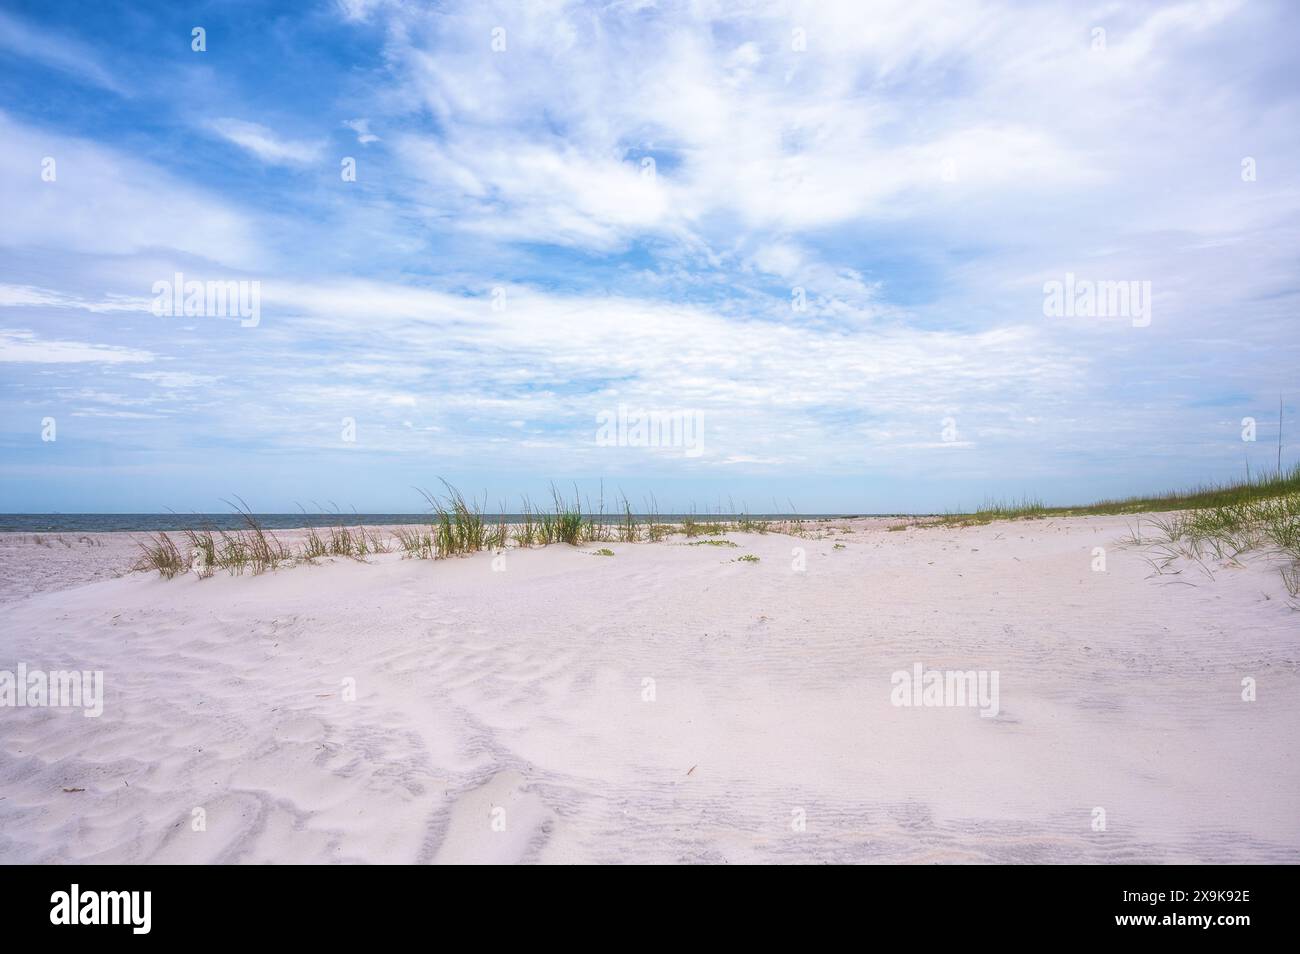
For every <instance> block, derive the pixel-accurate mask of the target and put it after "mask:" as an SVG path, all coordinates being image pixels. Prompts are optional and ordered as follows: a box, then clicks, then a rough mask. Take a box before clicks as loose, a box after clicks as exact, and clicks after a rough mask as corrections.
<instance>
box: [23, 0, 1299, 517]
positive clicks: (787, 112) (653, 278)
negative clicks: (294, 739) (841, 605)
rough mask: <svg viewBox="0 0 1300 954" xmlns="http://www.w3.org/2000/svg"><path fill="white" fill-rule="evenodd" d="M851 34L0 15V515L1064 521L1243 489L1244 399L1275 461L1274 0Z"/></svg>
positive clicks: (1288, 98) (978, 15)
mask: <svg viewBox="0 0 1300 954" xmlns="http://www.w3.org/2000/svg"><path fill="white" fill-rule="evenodd" d="M870 10H871V12H870V15H867V14H865V13H864V12H863V11H864V6H863V4H861V3H857V2H844V3H834V2H818V3H766V2H751V3H730V4H728V3H707V2H696V3H650V2H607V3H564V2H548V3H536V4H526V3H503V4H494V3H490V2H480V0H475V2H469V3H463V4H462V3H440V4H425V3H406V2H384V0H373V2H371V0H342V2H333V0H322V2H316V3H312V2H303V3H297V4H288V5H286V4H282V3H258V2H223V3H211V4H184V3H161V2H160V3H145V2H138V0H137V2H132V3H120V4H119V3H113V2H96V3H63V4H58V5H51V4H48V3H22V2H13V0H4V2H2V3H0V141H2V142H3V143H4V148H3V150H2V151H0V208H2V209H3V214H2V215H0V246H2V248H0V252H2V254H0V409H2V411H3V413H2V415H0V448H2V455H0V509H4V510H7V511H51V510H60V511H83V510H84V511H114V510H118V511H160V510H164V509H167V508H171V509H175V510H178V511H186V510H221V509H224V507H223V505H222V504H221V499H222V498H224V497H228V496H230V495H231V494H234V493H238V494H241V495H242V496H243V497H245V498H246V499H247V500H248V501H249V503H250V504H252V505H253V507H254V508H255V509H258V510H264V511H276V510H292V509H295V507H296V505H297V504H298V503H303V504H305V505H307V506H309V507H310V505H311V502H312V501H321V502H323V501H335V502H336V503H338V504H339V505H340V506H342V507H344V508H350V507H356V508H357V509H358V510H362V511H366V510H399V511H403V510H413V509H418V507H419V503H420V501H419V498H418V496H417V495H416V494H415V493H414V491H413V490H412V489H411V488H412V487H414V486H432V485H434V484H435V483H436V480H437V478H438V477H439V476H444V477H447V478H448V479H451V480H452V481H453V482H456V483H458V484H460V485H461V486H462V487H463V489H465V490H466V491H467V492H472V493H477V494H486V495H487V497H488V500H489V503H490V504H492V505H495V504H496V502H498V501H502V500H504V501H507V502H510V501H513V500H514V499H516V497H517V495H518V494H519V493H523V492H528V493H531V494H533V495H534V496H539V495H541V492H542V491H543V490H544V488H545V487H546V485H547V483H548V482H549V481H550V480H555V481H557V482H560V483H562V484H565V485H568V484H571V483H572V482H574V481H577V482H578V483H579V484H580V486H582V487H583V488H584V490H588V491H590V492H592V493H593V494H594V492H595V488H596V486H597V481H599V480H601V479H603V480H604V486H605V488H606V491H607V493H613V492H615V491H616V490H618V489H619V488H621V489H623V490H624V491H626V492H627V494H628V496H629V497H631V498H632V499H633V501H639V500H640V499H642V498H643V497H644V495H646V494H648V493H650V492H653V493H655V494H656V496H657V498H658V500H659V503H660V506H661V507H662V508H663V509H665V510H669V509H674V510H675V509H685V508H687V507H689V506H690V505H691V504H692V503H694V504H695V505H696V506H698V507H700V508H701V509H703V508H713V507H717V506H718V505H719V503H721V504H722V505H723V508H724V509H727V501H728V498H730V499H731V500H732V501H733V502H734V503H735V504H736V505H740V504H741V503H744V504H746V505H748V506H749V508H750V509H753V510H765V509H772V506H773V501H776V502H777V505H779V506H780V507H781V508H783V509H788V507H789V506H790V505H793V506H795V507H797V508H798V509H799V510H800V511H803V512H819V511H852V512H893V511H911V510H919V511H934V510H945V509H955V508H958V507H965V506H971V505H974V504H978V503H980V502H982V501H983V500H985V499H986V498H991V497H1019V496H1021V495H1023V494H1031V495H1034V496H1037V497H1040V498H1043V499H1045V500H1047V501H1049V502H1053V503H1066V502H1078V501H1084V500H1088V499H1094V498H1097V497H1102V496H1110V495H1115V494H1123V493H1135V492H1144V491H1155V490H1163V489H1169V488H1172V487H1174V486H1182V485H1187V484H1194V483H1197V482H1200V481H1203V480H1211V479H1224V478H1229V477H1235V476H1238V475H1240V474H1242V473H1243V472H1244V468H1245V465H1246V462H1247V460H1249V461H1250V465H1251V467H1252V469H1262V468H1264V467H1266V466H1271V465H1272V463H1273V462H1274V460H1275V456H1276V440H1277V404H1278V398H1279V395H1281V396H1282V398H1283V401H1284V404H1285V411H1284V417H1285V424H1284V438H1285V448H1284V450H1285V458H1286V460H1287V461H1288V462H1290V461H1294V460H1295V459H1296V458H1297V456H1298V455H1297V449H1298V448H1300V420H1297V413H1296V411H1297V405H1300V381H1298V377H1300V376H1298V375H1297V370H1298V369H1300V326H1297V304H1298V301H1297V275H1298V274H1300V272H1298V271H1297V267H1296V266H1297V248H1298V247H1300V245H1298V244H1297V237H1298V236H1297V229H1298V225H1300V218H1298V215H1297V213H1298V212H1300V115H1298V114H1297V106H1298V105H1300V88H1298V87H1300V74H1298V73H1297V71H1295V70H1294V68H1293V66H1292V63H1293V57H1294V48H1295V46H1296V44H1297V41H1300V8H1298V7H1297V6H1296V5H1294V4H1289V3H1265V2H1251V3H1247V2H1232V0H1204V2H1197V0H1189V2H1180V3H1162V4H1155V3H1152V4H1142V3H1092V4H1089V3H1059V4H1058V3H1035V4H1017V3H979V2H952V3H933V2H918V0H906V2H898V3H891V2H883V3H878V4H872V5H871V7H870ZM195 27H201V28H203V30H204V31H205V36H206V50H204V51H201V52H197V51H194V50H193V49H192V48H191V44H192V31H193V29H194V28H195ZM1099 31H1104V32H1099ZM502 39H503V40H504V43H502V42H501V41H502ZM494 40H495V41H496V42H495V44H494ZM494 45H495V46H496V47H497V48H496V49H494ZM502 46H504V48H501V47H502ZM49 159H52V160H53V161H54V163H53V169H54V175H53V177H48V176H43V171H44V170H45V169H46V168H47V163H46V161H47V160H49ZM347 159H351V160H353V161H354V162H355V169H356V178H355V181H345V180H344V178H343V176H342V175H341V170H342V168H343V167H342V164H343V163H344V161H345V160H347ZM1247 160H1249V164H1250V165H1251V166H1252V167H1253V169H1254V177H1253V178H1250V177H1248V176H1243V163H1244V162H1246V161H1247ZM178 272H179V273H182V274H183V275H184V276H185V278H186V280H195V281H200V282H209V281H211V282H218V281H242V282H248V283H257V285H256V287H257V288H258V290H259V295H260V313H259V316H258V320H257V322H256V324H250V323H248V322H241V321H239V320H235V319H232V318H230V317H223V316H220V315H212V314H201V315H190V316H185V315H181V316H169V315H162V316H159V315H157V314H155V313H154V311H153V310H151V308H152V305H153V300H154V297H155V293H154V288H155V283H157V282H159V281H170V280H172V276H173V275H175V274H176V273H178ZM1067 275H1073V276H1077V277H1078V278H1079V279H1083V280H1088V281H1096V282H1102V281H1108V282H1113V281H1119V282H1137V283H1146V282H1149V283H1150V285H1149V288H1150V296H1151V297H1150V305H1151V307H1150V314H1149V319H1150V320H1149V322H1145V321H1136V320H1128V319H1127V318H1126V317H1123V316H1121V317H1118V318H1117V317H1115V316H1094V317H1086V316H1081V317H1050V316H1048V315H1046V314H1045V311H1044V298H1045V293H1044V286H1045V283H1048V282H1052V281H1064V280H1065V277H1066V276H1067ZM248 287H251V285H250V286H248ZM796 290H802V292H801V293H800V292H797V291H796ZM799 295H801V297H802V300H803V302H804V303H805V307H802V308H801V309H796V308H795V307H793V303H794V301H795V298H796V296H799ZM620 405H622V406H626V407H629V408H632V409H634V410H635V409H643V410H655V411H659V412H662V413H672V412H680V413H691V414H696V415H698V416H699V417H698V419H699V420H700V421H701V422H702V426H703V430H702V442H701V448H700V450H701V452H700V453H698V454H694V455H689V454H685V453H683V452H682V449H681V448H679V447H645V446H603V445H602V444H601V442H599V441H598V440H597V419H598V416H599V415H600V414H601V413H602V412H607V411H612V410H614V409H616V408H618V407H619V406H620ZM1245 417H1254V418H1256V419H1257V422H1258V424H1257V430H1256V436H1257V441H1256V442H1253V443H1252V442H1245V441H1243V440H1242V419H1243V418H1245ZM47 419H53V422H54V438H55V439H54V440H48V439H42V438H43V436H44V437H48V436H50V434H49V428H48V427H47V426H46V423H45V422H46V421H47ZM345 419H348V420H351V421H353V422H355V426H354V428H353V432H352V436H354V437H355V439H354V440H348V439H346V438H347V436H348V433H347V432H346V429H345V427H344V426H343V422H344V420H345ZM633 443H635V442H633Z"/></svg>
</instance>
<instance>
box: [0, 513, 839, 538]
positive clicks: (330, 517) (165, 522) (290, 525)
mask: <svg viewBox="0 0 1300 954" xmlns="http://www.w3.org/2000/svg"><path fill="white" fill-rule="evenodd" d="M253 516H254V517H256V518H257V522H258V523H260V524H261V525H262V526H263V527H264V528H266V529H267V530H296V529H299V528H301V527H334V526H342V525H347V526H350V527H356V526H364V527H383V526H393V525H396V524H409V523H428V522H429V520H430V517H431V515H430V514H427V513H350V514H342V515H340V514H336V513H307V514H304V513H258V514H254V515H253ZM500 516H504V517H505V519H506V521H507V522H510V523H515V522H518V521H520V520H522V519H523V518H522V516H521V515H520V514H512V513H508V514H484V515H483V519H484V520H486V521H489V522H491V523H495V522H496V521H497V519H498V518H499V517H500ZM633 516H635V517H636V518H637V520H638V521H642V522H644V521H645V520H646V516H645V515H644V514H633ZM688 516H689V517H694V519H696V520H699V521H702V522H708V521H710V520H730V519H734V518H733V516H732V515H728V514H720V515H719V514H667V513H661V514H659V515H658V519H659V520H660V521H661V522H664V523H677V522H680V521H681V520H683V519H684V518H686V517H688ZM748 516H749V517H750V518H752V519H754V520H788V519H790V518H791V516H792V515H791V514H748ZM794 516H796V517H797V518H798V519H801V520H820V519H832V518H836V517H843V516H846V515H845V514H798V515H794ZM534 519H536V516H534ZM594 519H595V520H596V521H597V522H598V523H610V524H613V523H618V522H619V520H620V519H621V518H620V516H619V515H618V514H605V515H604V516H603V517H602V516H601V515H599V514H597V515H594ZM243 526H245V524H244V518H243V517H242V516H240V515H239V514H237V513H192V514H187V513H0V532H11V533H13V532H17V533H107V532H110V531H131V532H138V533H156V532H157V531H160V530H165V531H173V530H185V529H187V528H190V529H198V528H201V527H208V528H210V529H212V530H238V529H240V528H242V527H243Z"/></svg>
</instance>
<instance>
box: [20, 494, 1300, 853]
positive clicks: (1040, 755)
mask: <svg viewBox="0 0 1300 954" xmlns="http://www.w3.org/2000/svg"><path fill="white" fill-rule="evenodd" d="M843 525H844V526H847V527H850V528H851V529H850V532H835V533H834V534H833V535H832V536H828V537H826V538H824V539H801V538H794V537H789V536H782V535H776V534H768V535H763V536H747V535H743V534H730V535H729V539H731V540H733V541H735V542H736V543H737V544H738V545H739V546H738V547H737V548H736V549H729V548H722V547H712V546H687V545H684V541H683V540H682V539H681V538H677V539H676V540H675V541H674V542H670V543H661V544H648V543H641V544H632V545H626V544H617V543H612V544H608V546H609V548H610V549H611V550H613V551H614V553H615V555H614V556H613V557H606V556H597V555H594V554H593V553H592V550H593V549H594V548H590V547H588V548H581V549H578V548H571V547H565V546H552V547H548V548H545V549H536V550H527V551H515V550H512V551H509V552H508V554H507V556H506V560H505V567H506V568H505V570H504V571H503V572H496V571H494V570H493V568H492V558H491V556H489V555H487V554H482V555H479V556H476V557H469V558H464V559H453V560H445V561H436V562H435V561H416V560H403V559H400V558H399V557H398V556H397V555H396V554H389V555H385V556H379V557H376V558H374V559H372V560H371V561H370V562H369V563H359V562H355V561H322V562H321V563H319V564H317V565H314V566H300V567H294V568H291V569H283V570H279V571H277V572H275V573H270V574H265V575H262V576H257V577H252V576H245V577H235V578H231V577H227V576H224V575H218V576H216V577H214V578H212V579H207V580H198V579H196V578H195V577H193V576H192V575H191V576H189V577H186V578H178V579H176V580H172V581H164V580H160V579H158V578H157V577H156V576H153V575H145V574H140V573H134V574H127V575H124V576H121V577H120V578H111V573H110V572H109V571H107V570H106V569H105V564H106V561H109V560H110V557H111V558H112V559H116V560H118V564H117V567H118V569H120V568H121V567H122V566H124V565H125V564H126V563H128V562H129V560H130V552H129V540H128V538H127V537H126V536H125V535H120V534H104V535H102V537H103V538H104V540H103V541H102V542H103V543H104V545H103V546H88V545H84V544H83V545H82V546H81V549H80V550H78V549H77V548H75V547H54V548H51V547H38V546H35V545H33V544H32V543H31V542H30V538H28V539H27V540H25V541H24V540H23V539H21V538H20V535H9V538H8V539H6V540H3V541H0V579H2V580H3V581H4V588H3V590H2V591H0V593H2V594H3V597H4V600H5V602H4V603H3V613H4V616H5V622H4V624H3V635H0V669H13V668H14V667H15V666H16V665H17V664H18V663H20V662H22V663H25V664H26V665H27V666H29V667H41V668H43V669H46V670H55V669H68V668H76V669H86V670H103V672H104V680H105V700H104V711H103V715H102V716H100V717H99V718H86V717H84V716H83V715H82V714H81V713H80V712H77V711H73V710H68V709H53V708H20V709H3V710H0V860H3V861H5V862H247V863H254V862H327V861H338V862H434V863H443V862H446V863H455V862H732V863H734V862H771V861H782V862H843V861H889V862H893V861H907V862H953V861H957V862H963V861H965V862H1018V861H1025V862H1056V861H1077V862H1111V861H1116V862H1119V861H1125V862H1127V861H1152V862H1176V861H1179V862H1256V861H1274V862H1276V861H1297V860H1300V757H1298V756H1300V725H1298V724H1297V720H1296V716H1295V713H1296V712H1297V711H1300V674H1298V673H1297V660H1300V647H1298V646H1297V636H1300V613H1297V611H1296V608H1295V606H1294V604H1293V602H1292V601H1289V600H1288V598H1287V596H1286V593H1285V591H1284V590H1283V588H1282V585H1281V582H1280V580H1279V578H1278V575H1277V572H1276V570H1275V569H1274V568H1273V567H1272V566H1270V565H1269V564H1267V562H1266V561H1256V562H1253V563H1249V564H1247V565H1245V566H1240V567H1237V566H1219V565H1213V566H1211V567H1209V570H1210V571H1212V573H1213V576H1212V577H1211V576H1210V575H1209V574H1207V573H1206V572H1203V571H1202V570H1201V569H1200V568H1196V567H1190V568H1186V569H1184V571H1183V572H1182V573H1181V574H1179V575H1168V576H1159V577H1151V569H1150V567H1149V566H1148V565H1147V564H1146V563H1145V562H1144V561H1143V560H1142V558H1141V555H1140V554H1138V553H1136V552H1132V551H1126V550H1123V549H1119V548H1116V546H1115V544H1116V542H1117V541H1118V539H1119V538H1120V537H1122V536H1123V531H1124V525H1125V521H1124V520H1122V519H1118V518H1100V517H1094V518H1074V519H1069V520H1053V521H1033V522H1018V523H1004V524H992V525H989V526H986V527H975V528H967V529H960V530H957V529H939V528H927V529H911V530H907V531H904V532H887V531H886V530H885V529H884V527H883V526H882V525H881V523H880V522H879V521H854V522H845V523H844V524H843ZM837 542H839V543H842V546H841V547H840V548H837V547H836V543H837ZM1096 546H1105V547H1107V549H1108V552H1107V569H1106V571H1105V572H1094V571H1093V570H1092V568H1091V562H1092V559H1093V553H1092V550H1093V547H1096ZM795 548H802V549H803V550H804V551H805V559H806V569H804V570H803V571H796V570H795V569H794V567H793V564H794V563H795V562H796V561H797V560H798V554H797V553H792V551H793V550H794V549H795ZM78 553H80V554H81V556H82V559H80V560H78V559H76V558H75V557H76V555H77V554H78ZM746 553H752V554H754V555H756V556H758V557H759V558H760V561H759V562H758V563H744V562H735V558H736V557H737V556H739V555H741V554H746ZM69 554H71V556H70V555H69ZM105 577H109V578H105ZM917 663H920V664H923V665H924V666H925V667H927V668H933V669H953V670H984V671H996V672H997V673H998V677H999V696H1000V698H999V706H998V712H997V714H996V716H993V717H986V716H982V715H981V714H980V712H979V711H978V709H977V708H974V707H971V706H952V707H902V706H896V705H894V704H893V703H892V702H891V675H892V674H893V673H895V672H897V671H909V670H911V669H912V667H913V666H914V665H915V664H917ZM1246 677H1251V678H1253V679H1255V680H1256V683H1257V686H1258V698H1257V699H1256V701H1253V702H1246V701H1243V699H1242V686H1241V683H1242V679H1243V678H1246ZM1097 809H1102V810H1104V819H1105V825H1104V830H1097V828H1098V826H1097V823H1096V820H1097V819H1098V818H1099V817H1101V816H1099V815H1098V814H1097V811H1096V810H1097ZM200 822H201V824H200ZM196 828H199V829H201V830H196Z"/></svg>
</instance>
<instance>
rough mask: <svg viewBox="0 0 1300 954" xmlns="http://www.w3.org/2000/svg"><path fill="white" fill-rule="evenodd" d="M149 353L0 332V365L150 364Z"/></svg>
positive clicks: (17, 330) (25, 332)
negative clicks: (7, 363)
mask: <svg viewBox="0 0 1300 954" xmlns="http://www.w3.org/2000/svg"><path fill="white" fill-rule="evenodd" d="M153 359H154V356H153V355H152V354H150V353H149V352H148V351H139V350H136V349H133V348H120V347H117V346H115V345H99V344H87V343H86V342H83V341H51V340H48V339H41V338H38V337H37V336H36V334H35V333H33V332H31V331H27V330H19V329H15V330H6V329H0V361H8V362H15V363H16V362H25V363H29V364H81V363H88V362H89V363H97V364H123V363H127V362H141V361H152V360H153Z"/></svg>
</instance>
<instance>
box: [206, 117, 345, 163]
mask: <svg viewBox="0 0 1300 954" xmlns="http://www.w3.org/2000/svg"><path fill="white" fill-rule="evenodd" d="M206 126H207V128H208V129H209V130H211V131H212V132H214V133H216V134H217V135H218V136H220V137H222V138H223V139H226V140H228V141H230V142H233V143H234V144H235V145H237V146H239V147H240V148H242V149H246V150H248V151H249V152H251V153H252V154H253V155H255V156H257V158H258V159H261V160H262V161H263V162H266V163H270V164H272V165H310V164H311V163H313V162H317V161H319V159H320V157H321V155H322V154H323V152H324V150H325V144H324V143H323V142H319V141H308V140H294V139H285V138H283V137H282V136H280V135H278V134H277V133H276V132H275V131H274V130H272V129H269V128H267V127H266V126H263V125H262V124H260V123H252V122H248V121H246V120H243V119H232V118H230V117H223V118H220V119H211V120H209V121H208V122H207V123H206Z"/></svg>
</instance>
